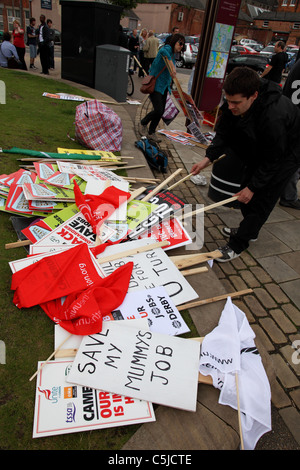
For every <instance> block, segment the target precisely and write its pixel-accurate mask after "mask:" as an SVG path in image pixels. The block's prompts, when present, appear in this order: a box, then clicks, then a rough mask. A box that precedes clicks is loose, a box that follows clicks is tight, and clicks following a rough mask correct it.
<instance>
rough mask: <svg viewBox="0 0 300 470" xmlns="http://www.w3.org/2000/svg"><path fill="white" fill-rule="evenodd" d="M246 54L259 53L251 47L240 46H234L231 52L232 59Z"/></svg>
mask: <svg viewBox="0 0 300 470" xmlns="http://www.w3.org/2000/svg"><path fill="white" fill-rule="evenodd" d="M244 54H257V51H255V50H254V49H252V48H251V47H249V46H241V45H239V44H237V45H235V46H232V48H231V51H230V56H231V57H235V56H237V55H244Z"/></svg>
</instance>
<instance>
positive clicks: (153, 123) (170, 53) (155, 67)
mask: <svg viewBox="0 0 300 470" xmlns="http://www.w3.org/2000/svg"><path fill="white" fill-rule="evenodd" d="M184 45H185V39H184V36H183V35H182V34H174V35H173V36H172V39H171V41H170V43H169V44H166V45H165V46H163V47H162V48H161V49H160V50H159V51H158V53H157V56H156V57H155V59H154V61H153V63H152V65H151V69H150V73H149V76H147V77H145V78H144V79H143V82H145V81H146V82H147V81H148V90H149V85H150V90H152V89H153V91H144V92H143V93H149V96H150V100H151V102H152V105H153V110H152V111H150V112H149V113H148V114H147V115H146V116H145V117H144V118H143V119H142V120H141V126H142V133H143V134H146V135H147V134H148V137H149V139H152V140H154V141H156V142H160V139H158V137H157V136H156V134H155V131H156V128H157V126H158V124H159V121H160V119H161V118H162V116H163V114H164V110H165V106H166V101H167V96H168V92H170V93H171V82H172V79H173V78H175V77H176V68H175V57H174V56H175V54H176V53H178V52H180V51H181V50H182V48H183V47H184ZM164 58H165V59H166V60H168V61H169V64H170V70H172V72H171V73H170V72H169V70H168V68H167V67H166V65H165V61H164ZM151 76H152V78H150V77H151ZM146 79H148V80H146ZM143 82H142V86H143V85H146V89H147V83H143ZM153 82H154V87H153ZM152 87H153V88H152ZM144 89H145V88H144ZM141 91H142V90H141ZM148 124H149V132H148V128H147V125H148Z"/></svg>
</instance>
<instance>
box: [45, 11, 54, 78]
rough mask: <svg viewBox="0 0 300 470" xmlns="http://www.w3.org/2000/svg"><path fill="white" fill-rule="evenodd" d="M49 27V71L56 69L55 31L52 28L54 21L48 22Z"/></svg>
mask: <svg viewBox="0 0 300 470" xmlns="http://www.w3.org/2000/svg"><path fill="white" fill-rule="evenodd" d="M47 26H48V28H49V69H54V40H55V31H54V29H53V28H52V20H50V19H48V20H47Z"/></svg>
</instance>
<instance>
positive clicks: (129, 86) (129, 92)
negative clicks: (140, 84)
mask: <svg viewBox="0 0 300 470" xmlns="http://www.w3.org/2000/svg"><path fill="white" fill-rule="evenodd" d="M133 74H134V71H133V70H132V69H129V70H128V84H127V95H128V96H132V95H133V92H134V83H133V80H132V75H133Z"/></svg>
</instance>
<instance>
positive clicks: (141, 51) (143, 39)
mask: <svg viewBox="0 0 300 470" xmlns="http://www.w3.org/2000/svg"><path fill="white" fill-rule="evenodd" d="M147 37H148V31H147V29H146V28H143V29H142V31H141V34H140V36H139V62H140V64H141V66H142V67H139V77H144V72H143V69H144V70H145V57H144V45H145V42H146V39H147Z"/></svg>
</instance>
